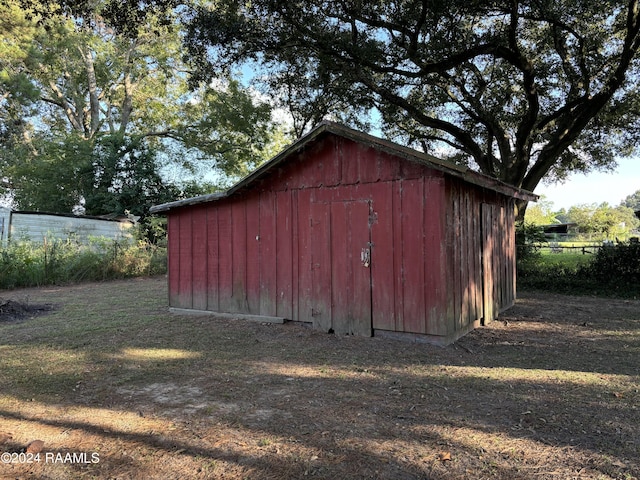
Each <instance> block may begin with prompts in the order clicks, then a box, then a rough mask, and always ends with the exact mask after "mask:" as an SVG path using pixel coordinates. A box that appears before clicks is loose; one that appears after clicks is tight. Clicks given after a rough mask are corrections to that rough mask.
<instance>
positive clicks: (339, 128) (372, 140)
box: [150, 121, 538, 213]
mask: <svg viewBox="0 0 640 480" xmlns="http://www.w3.org/2000/svg"><path fill="white" fill-rule="evenodd" d="M326 134H333V135H336V136H338V137H343V138H347V139H350V140H353V141H355V142H357V143H361V144H365V145H368V146H370V147H372V148H374V149H377V150H379V151H383V152H386V153H388V154H391V155H393V156H396V157H401V158H404V159H405V160H407V161H410V162H414V163H419V164H422V165H425V166H427V167H429V168H433V169H435V170H439V171H441V172H444V173H446V174H449V175H452V176H454V177H458V178H461V179H463V180H465V181H467V182H469V183H472V184H474V185H478V186H481V187H483V188H487V189H490V190H493V191H496V192H498V193H501V194H504V195H508V196H510V197H514V198H517V199H519V200H528V201H536V200H537V199H538V196H537V195H535V194H533V193H531V192H529V191H527V190H523V189H520V188H516V187H514V186H511V185H508V184H506V183H504V182H501V181H500V180H498V179H496V178H493V177H490V176H488V175H485V174H483V173H479V172H476V171H474V170H471V169H470V168H468V167H463V166H460V165H456V164H454V163H451V162H447V161H445V160H441V159H439V158H436V157H434V156H432V155H429V154H427V153H424V152H419V151H417V150H414V149H412V148H408V147H405V146H402V145H399V144H397V143H394V142H390V141H388V140H384V139H381V138H378V137H375V136H373V135H370V134H368V133H364V132H360V131H357V130H354V129H352V128H349V127H346V126H344V125H341V124H339V123H335V122H330V121H323V122H322V123H320V124H319V125H318V126H317V127H315V128H314V129H313V130H311V131H310V132H309V133H307V134H306V135H304V136H302V137H300V138H299V139H298V140H297V141H296V142H294V143H293V144H291V145H290V146H289V147H287V148H285V149H284V150H283V151H282V152H280V153H279V154H278V155H276V156H275V157H273V158H272V159H271V160H269V161H268V162H266V163H264V164H262V165H261V166H260V167H259V168H257V169H256V170H254V171H253V172H252V173H250V174H249V175H247V176H246V177H244V178H243V179H241V180H240V181H239V182H238V183H236V184H235V185H233V186H232V187H230V188H229V189H228V190H226V191H224V192H216V193H211V194H208V195H200V196H197V197H192V198H186V199H184V200H176V201H174V202H168V203H163V204H161V205H154V206H153V207H151V209H150V212H151V213H163V212H168V211H169V210H172V209H174V208H180V207H186V206H190V205H198V204H201V203H207V202H213V201H216V200H220V199H223V198H227V197H229V196H231V195H233V194H234V193H236V192H238V191H239V190H242V189H243V188H245V187H247V186H248V185H250V184H251V183H253V182H255V181H256V180H258V179H260V178H262V177H264V176H266V175H267V174H268V173H269V172H270V171H271V170H272V169H273V168H274V167H277V166H278V165H280V164H281V163H284V162H286V161H287V160H288V159H289V158H290V157H291V156H292V155H293V154H295V153H297V152H299V151H300V150H302V149H304V148H305V147H307V146H308V145H310V144H311V143H313V142H314V141H316V140H318V139H320V138H321V137H323V136H324V135H326Z"/></svg>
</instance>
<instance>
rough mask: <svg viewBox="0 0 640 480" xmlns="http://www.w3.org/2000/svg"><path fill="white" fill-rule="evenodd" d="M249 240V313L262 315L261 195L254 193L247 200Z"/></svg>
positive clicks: (247, 285)
mask: <svg viewBox="0 0 640 480" xmlns="http://www.w3.org/2000/svg"><path fill="white" fill-rule="evenodd" d="M246 219H247V228H246V233H247V240H246V249H247V250H246V251H247V254H246V255H247V258H246V265H247V272H246V276H247V283H246V295H247V307H248V313H250V314H255V315H257V314H259V313H260V195H259V194H258V193H253V194H250V195H248V196H247V199H246Z"/></svg>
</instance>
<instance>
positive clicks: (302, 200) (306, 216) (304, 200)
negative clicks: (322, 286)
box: [296, 189, 313, 322]
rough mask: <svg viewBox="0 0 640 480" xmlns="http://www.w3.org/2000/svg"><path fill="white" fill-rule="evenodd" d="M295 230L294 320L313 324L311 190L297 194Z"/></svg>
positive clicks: (300, 191)
mask: <svg viewBox="0 0 640 480" xmlns="http://www.w3.org/2000/svg"><path fill="white" fill-rule="evenodd" d="M297 193H298V202H297V207H298V212H297V225H298V227H297V229H296V231H297V232H298V255H297V257H298V270H297V272H298V273H297V275H298V276H297V290H298V311H297V317H296V319H297V320H299V321H301V322H313V317H312V316H311V309H312V308H313V301H312V288H313V282H312V275H311V274H312V261H311V190H310V189H305V190H299V191H298V192H297Z"/></svg>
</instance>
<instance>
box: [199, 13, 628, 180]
mask: <svg viewBox="0 0 640 480" xmlns="http://www.w3.org/2000/svg"><path fill="white" fill-rule="evenodd" d="M187 44H188V46H189V47H190V52H191V57H192V59H194V60H195V61H196V62H197V65H198V67H199V69H198V71H199V72H200V74H202V76H203V78H206V76H207V75H210V74H212V73H214V72H217V71H219V70H220V69H221V68H226V67H229V66H232V65H237V64H242V63H243V62H246V61H248V60H250V61H252V62H255V63H257V64H258V65H260V66H262V67H263V68H264V69H265V71H266V72H268V73H269V75H270V77H269V80H268V83H269V85H271V87H272V88H273V91H274V92H279V93H280V95H282V98H284V99H290V98H294V99H297V101H296V102H295V103H296V105H297V108H298V118H300V119H302V120H303V121H302V122H301V123H300V124H301V125H303V126H304V123H305V122H304V120H305V119H307V120H311V121H313V120H314V119H315V118H317V117H319V116H321V115H323V114H336V112H337V113H338V114H340V113H344V112H345V108H346V107H348V106H350V107H351V108H352V110H351V112H354V111H355V112H357V111H361V110H366V109H369V108H375V109H377V110H379V112H380V113H381V116H382V121H383V130H384V131H385V132H386V133H387V134H388V135H390V136H395V137H398V136H399V137H401V138H402V139H403V140H404V141H405V142H407V143H409V144H417V145H419V146H422V147H423V148H425V149H428V150H431V151H433V150H434V149H436V148H438V150H437V153H438V154H439V155H441V156H442V155H444V156H448V157H449V158H451V159H452V160H454V161H457V162H463V163H467V164H469V165H472V166H474V167H476V168H478V169H480V170H481V171H482V172H484V173H486V174H488V175H491V176H494V177H497V178H498V179H500V180H502V181H504V182H506V183H509V184H511V185H515V186H517V187H522V188H525V189H528V190H531V191H533V190H534V189H535V188H536V186H537V185H538V183H539V182H540V181H541V180H542V179H544V178H550V179H552V180H553V179H563V178H564V177H565V176H566V175H567V173H569V172H572V171H583V172H587V171H589V170H592V169H597V168H611V167H612V166H614V165H615V158H616V156H620V155H628V154H630V153H632V151H633V150H634V148H635V145H636V141H637V139H638V116H639V114H640V102H639V100H640V98H639V96H638V81H639V77H638V73H639V72H638V67H639V65H640V63H639V59H638V47H639V46H640V5H639V4H638V0H598V1H592V0H528V1H519V0H492V1H486V0H451V1H448V2H440V1H434V0H403V1H397V2H388V1H386V0H340V1H333V0H331V1H325V0H305V1H304V2H301V1H289V0H286V1H285V0H252V1H251V2H245V1H233V0H221V1H218V2H211V4H210V5H208V6H201V7H198V8H197V9H196V10H195V13H194V14H193V15H192V18H191V28H190V34H189V36H188V38H187ZM443 147H444V148H443Z"/></svg>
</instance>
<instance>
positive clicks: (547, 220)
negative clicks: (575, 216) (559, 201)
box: [524, 196, 557, 225]
mask: <svg viewBox="0 0 640 480" xmlns="http://www.w3.org/2000/svg"><path fill="white" fill-rule="evenodd" d="M524 220H525V221H526V222H528V223H532V224H535V225H551V224H552V223H556V221H557V219H556V215H555V213H554V212H553V202H551V201H549V200H547V199H546V198H545V197H544V196H542V197H541V198H540V200H538V201H537V202H536V203H534V204H530V205H529V206H528V207H527V211H526V213H525V216H524Z"/></svg>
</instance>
